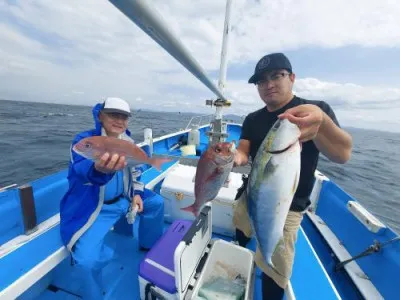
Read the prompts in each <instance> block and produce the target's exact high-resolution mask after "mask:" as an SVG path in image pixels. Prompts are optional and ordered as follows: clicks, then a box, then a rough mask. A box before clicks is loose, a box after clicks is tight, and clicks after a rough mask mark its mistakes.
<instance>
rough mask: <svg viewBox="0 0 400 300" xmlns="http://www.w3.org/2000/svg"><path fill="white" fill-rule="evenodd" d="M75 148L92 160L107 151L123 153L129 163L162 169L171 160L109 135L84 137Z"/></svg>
mask: <svg viewBox="0 0 400 300" xmlns="http://www.w3.org/2000/svg"><path fill="white" fill-rule="evenodd" d="M73 150H74V151H75V152H76V153H78V154H80V155H81V156H83V157H85V158H87V159H91V160H96V159H98V158H100V157H101V156H102V155H103V154H104V153H106V152H108V153H109V154H110V156H112V155H113V154H118V155H120V156H122V155H123V156H125V159H126V162H127V163H128V164H129V165H138V164H149V165H152V166H153V167H155V168H157V169H158V170H160V169H161V165H162V164H164V163H166V162H169V161H171V160H170V159H168V158H150V157H148V156H147V154H146V152H144V151H143V149H142V148H140V147H138V146H137V145H135V144H134V143H132V142H129V141H126V140H122V139H117V138H114V137H107V136H92V137H87V138H84V139H82V140H80V141H79V142H78V143H76V144H75V145H74V147H73Z"/></svg>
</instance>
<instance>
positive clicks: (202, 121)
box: [185, 114, 246, 130]
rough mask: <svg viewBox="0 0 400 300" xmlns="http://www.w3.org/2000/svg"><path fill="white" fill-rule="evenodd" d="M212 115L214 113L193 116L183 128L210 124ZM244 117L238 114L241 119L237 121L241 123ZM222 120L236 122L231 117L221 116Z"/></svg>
mask: <svg viewBox="0 0 400 300" xmlns="http://www.w3.org/2000/svg"><path fill="white" fill-rule="evenodd" d="M214 116H215V115H214V114H208V115H199V116H194V117H192V118H191V119H190V120H189V122H188V124H187V125H186V128H185V130H187V129H191V128H193V127H197V126H198V127H200V126H202V125H206V124H210V123H211V120H212V118H213V117H214ZM245 117H246V116H244V115H243V116H240V119H241V120H240V122H239V123H243V121H244V118H245ZM223 120H224V122H228V123H238V122H237V121H235V120H231V119H229V118H225V117H223Z"/></svg>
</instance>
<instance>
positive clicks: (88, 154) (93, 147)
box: [72, 137, 107, 159]
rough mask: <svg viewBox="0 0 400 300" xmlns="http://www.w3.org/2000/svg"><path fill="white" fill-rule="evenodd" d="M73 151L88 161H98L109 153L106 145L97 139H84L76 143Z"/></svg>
mask: <svg viewBox="0 0 400 300" xmlns="http://www.w3.org/2000/svg"><path fill="white" fill-rule="evenodd" d="M72 149H73V150H74V151H75V152H76V153H78V154H79V155H81V156H83V157H85V158H88V159H96V158H98V157H99V156H101V155H102V154H103V153H105V152H106V151H107V149H106V147H105V145H104V143H102V142H101V141H100V140H99V139H96V137H88V138H84V139H82V140H80V141H79V142H78V143H76V144H75V145H74V147H73V148H72Z"/></svg>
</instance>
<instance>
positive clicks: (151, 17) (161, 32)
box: [109, 0, 227, 101]
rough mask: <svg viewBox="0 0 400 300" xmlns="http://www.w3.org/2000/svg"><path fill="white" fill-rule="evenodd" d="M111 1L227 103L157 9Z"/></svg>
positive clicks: (139, 1)
mask: <svg viewBox="0 0 400 300" xmlns="http://www.w3.org/2000/svg"><path fill="white" fill-rule="evenodd" d="M109 1H110V2H111V3H112V4H113V5H114V6H115V7H116V8H118V9H119V10H120V11H121V12H122V13H123V14H124V15H125V16H127V17H128V18H129V19H130V20H131V21H133V22H134V23H135V24H136V25H137V26H138V27H140V28H141V29H142V30H143V31H144V32H145V33H146V34H147V35H149V36H150V37H151V38H152V39H153V40H154V41H156V42H157V43H158V44H159V45H160V46H161V47H163V48H164V49H165V50H166V51H167V52H168V53H169V54H170V55H171V56H173V57H174V58H175V59H176V60H177V61H178V62H180V63H181V64H182V65H183V66H184V67H185V68H186V69H187V70H188V71H189V72H191V73H192V74H193V75H194V76H195V77H196V78H197V79H199V80H200V81H201V82H202V83H203V84H204V85H205V86H206V87H208V88H209V89H210V90H211V91H212V92H213V93H214V94H215V95H217V96H218V97H219V98H221V99H222V100H224V101H227V99H226V98H225V96H224V95H223V94H222V92H221V91H220V90H219V89H218V88H217V87H216V86H215V84H214V83H213V82H212V81H211V80H210V79H209V78H208V76H207V75H206V74H205V72H204V70H203V68H202V67H201V66H200V65H199V64H198V63H197V62H196V60H195V59H194V57H193V56H192V55H191V54H190V53H189V51H188V50H187V49H186V48H185V46H184V45H183V44H182V42H181V41H180V40H179V39H178V38H177V37H176V36H174V35H173V33H172V31H171V29H170V28H169V27H168V26H167V24H166V23H165V21H164V20H163V18H162V16H161V15H160V14H159V13H158V12H157V10H156V9H155V8H153V7H151V5H150V3H149V1H148V0H147V1H146V0H109Z"/></svg>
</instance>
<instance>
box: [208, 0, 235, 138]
mask: <svg viewBox="0 0 400 300" xmlns="http://www.w3.org/2000/svg"><path fill="white" fill-rule="evenodd" d="M231 4H232V1H231V0H227V1H226V8H225V22H224V31H223V35H222V49H221V65H220V70H219V82H218V87H219V89H220V90H221V91H222V92H223V91H224V88H225V83H226V71H227V60H228V57H227V48H228V42H229V35H230V15H231V6H232V5H231ZM206 104H209V105H211V102H210V101H208V102H206ZM212 104H213V105H214V106H215V115H214V120H213V121H212V122H211V130H210V131H209V132H207V135H208V136H209V139H210V141H209V142H210V144H215V143H218V142H223V141H225V139H226V137H228V134H227V128H226V127H227V125H226V122H223V121H222V109H223V107H225V106H230V105H231V104H230V102H229V101H220V100H219V99H217V100H216V101H214V102H213V103H212Z"/></svg>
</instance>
